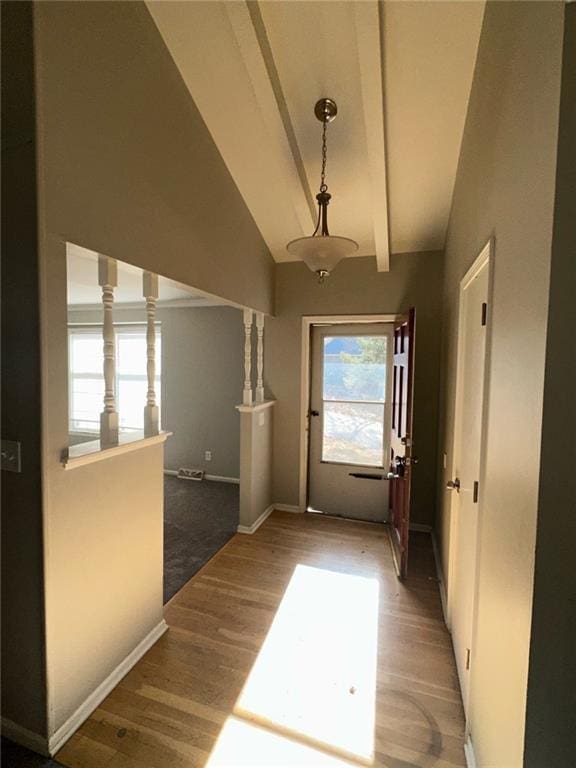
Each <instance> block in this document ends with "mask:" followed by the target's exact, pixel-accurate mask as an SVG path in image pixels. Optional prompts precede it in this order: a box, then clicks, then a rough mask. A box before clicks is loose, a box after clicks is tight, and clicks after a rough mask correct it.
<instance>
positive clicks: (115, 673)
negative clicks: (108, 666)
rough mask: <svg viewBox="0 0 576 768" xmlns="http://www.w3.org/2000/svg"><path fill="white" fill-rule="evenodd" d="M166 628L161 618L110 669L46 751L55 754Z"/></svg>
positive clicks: (53, 736)
mask: <svg viewBox="0 0 576 768" xmlns="http://www.w3.org/2000/svg"><path fill="white" fill-rule="evenodd" d="M167 629H168V625H167V624H166V622H165V621H164V619H162V621H161V622H160V623H159V624H157V625H156V626H155V627H154V629H152V630H151V631H150V632H149V633H148V634H147V635H146V637H144V639H143V640H141V641H140V642H139V643H138V645H137V646H136V647H135V648H134V650H132V651H131V652H130V653H129V654H128V656H126V658H124V659H123V660H122V661H121V662H120V664H118V666H117V667H116V668H115V669H113V670H112V672H111V673H110V674H109V675H108V677H107V678H106V679H105V680H103V681H102V682H101V683H100V685H99V686H98V687H97V688H96V689H95V690H94V691H92V693H91V694H90V695H89V696H88V698H87V699H85V700H84V702H83V703H82V704H81V705H80V706H79V707H78V709H77V710H76V711H75V712H74V713H73V714H72V715H71V716H70V717H69V718H68V720H66V722H65V723H64V724H63V725H61V726H60V728H58V730H57V731H56V732H55V733H54V734H53V735H52V736H51V737H50V738H49V740H48V752H49V754H50V755H55V754H56V752H58V750H59V749H60V748H61V747H62V746H63V745H64V744H65V743H66V742H67V741H68V739H69V738H70V737H71V736H73V735H74V733H75V732H76V731H77V730H78V728H79V727H80V726H81V725H82V723H83V722H84V721H85V720H87V719H88V718H89V717H90V715H91V714H92V712H94V710H95V709H96V708H97V707H98V706H99V704H100V703H101V702H102V701H103V700H104V699H105V698H106V696H108V694H109V693H110V691H111V690H112V689H113V688H114V687H115V686H116V685H117V684H118V683H119V682H120V680H122V678H123V677H124V676H125V675H127V674H128V672H130V670H131V669H132V667H133V666H134V665H135V664H136V662H137V661H139V660H140V659H141V658H142V656H144V654H145V653H146V651H148V650H149V649H150V648H151V647H152V646H153V645H154V643H155V642H156V641H157V640H158V639H159V638H160V637H162V635H163V634H164V632H166V630H167Z"/></svg>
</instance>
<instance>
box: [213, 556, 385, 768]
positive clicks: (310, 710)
mask: <svg viewBox="0 0 576 768" xmlns="http://www.w3.org/2000/svg"><path fill="white" fill-rule="evenodd" d="M377 641H378V581H377V580H376V579H369V578H364V577H360V576H354V575H351V574H346V573H340V572H336V571H330V570H324V569H320V568H312V567H309V566H304V565H298V566H297V567H296V569H295V571H294V574H293V576H292V579H291V581H290V584H289V585H288V588H287V590H286V592H285V594H284V597H283V599H282V602H281V604H280V607H279V608H278V611H277V613H276V616H275V618H274V622H273V624H272V626H271V628H270V631H269V632H268V635H267V637H266V640H265V642H264V645H263V646H262V649H261V651H260V653H259V655H258V658H257V660H256V662H255V664H254V667H253V668H252V670H251V672H250V675H249V677H248V679H247V681H246V685H245V686H244V689H243V691H242V694H241V695H240V697H239V699H238V701H237V703H236V706H235V708H234V714H235V715H236V716H237V717H236V718H234V719H231V720H229V722H228V723H227V726H226V727H225V728H224V730H223V732H222V734H221V736H220V739H219V743H218V746H217V749H216V751H215V753H214V756H213V757H214V758H216V757H217V756H218V755H221V754H224V753H226V754H228V750H230V754H234V755H236V756H237V760H236V762H231V763H222V765H224V764H225V765H248V764H252V765H261V764H264V763H261V762H260V759H261V757H260V752H259V751H256V752H254V753H252V752H251V749H252V746H253V745H254V746H256V742H257V741H258V742H259V741H260V740H263V742H265V743H266V744H268V745H269V746H270V748H274V749H278V750H280V751H282V750H283V749H285V748H286V749H288V745H291V746H290V747H289V751H290V750H294V749H296V746H295V745H294V739H297V740H298V742H299V747H298V748H299V749H300V750H301V755H302V760H303V762H302V761H300V760H299V759H298V760H296V762H294V760H295V758H294V759H293V760H292V762H289V763H288V764H290V765H297V766H300V765H302V766H304V765H308V763H307V762H306V760H308V757H309V752H310V750H312V751H313V752H314V751H315V749H314V748H319V749H322V750H323V751H327V752H330V753H331V754H332V757H330V760H336V761H337V762H336V763H333V762H327V763H326V765H338V764H341V763H340V762H338V759H339V758H350V759H355V760H358V759H359V760H360V761H361V762H363V763H368V764H369V763H370V762H372V759H373V753H374V724H375V723H374V720H375V705H376V664H377ZM239 718H240V719H241V720H242V721H244V727H243V728H241V727H240V719H239ZM246 721H250V723H252V724H254V725H256V724H257V725H259V726H263V727H265V728H266V729H268V731H270V730H273V731H274V732H275V733H274V739H275V741H274V743H273V744H272V742H271V741H270V739H272V735H271V734H270V733H269V732H268V734H267V736H266V739H265V738H264V735H262V733H261V730H262V729H261V728H259V729H258V730H257V731H254V732H252V731H251V730H250V724H249V723H247V722H246ZM283 737H289V738H283ZM230 738H233V739H236V738H241V739H242V740H241V743H240V744H239V745H234V744H227V741H228V740H229V739H230ZM240 749H242V750H245V749H247V750H248V752H249V754H246V755H245V760H246V761H247V762H242V759H244V758H242V759H241V757H240ZM259 749H260V747H259V746H258V750H259ZM287 754H288V753H287ZM299 754H300V753H299ZM307 755H308V757H307ZM218 759H219V758H218ZM235 759H236V758H235ZM326 759H328V758H326ZM238 760H240V762H238ZM264 762H265V761H264ZM277 764H278V765H284V764H287V763H285V762H284V761H281V762H280V763H276V762H273V763H270V762H269V763H268V765H277ZM313 764H314V765H320V764H321V765H324V763H318V762H314V763H313ZM344 764H345V763H344ZM209 765H210V766H212V765H220V763H212V761H211V762H210V763H209Z"/></svg>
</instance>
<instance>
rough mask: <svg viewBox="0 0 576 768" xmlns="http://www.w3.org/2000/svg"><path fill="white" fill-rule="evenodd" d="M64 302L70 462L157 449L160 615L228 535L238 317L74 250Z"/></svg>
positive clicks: (238, 382)
mask: <svg viewBox="0 0 576 768" xmlns="http://www.w3.org/2000/svg"><path fill="white" fill-rule="evenodd" d="M103 267H106V268H107V270H108V271H106V273H105V272H104V270H103ZM67 294H68V296H67V304H68V306H67V315H68V328H67V333H68V449H67V450H68V452H69V454H71V455H74V456H76V455H80V454H82V453H85V454H87V455H89V454H90V453H94V452H95V451H96V452H97V451H101V450H102V449H105V448H110V447H113V446H114V445H116V444H117V443H119V444H120V445H121V446H122V445H124V444H125V443H130V442H132V443H137V442H138V441H141V440H144V439H146V437H149V436H150V435H155V434H159V435H160V436H162V437H163V438H164V439H165V440H166V442H165V443H164V452H163V455H164V466H163V470H164V476H163V491H164V493H163V501H164V504H163V530H162V529H161V528H158V539H157V541H156V543H155V548H156V549H157V550H159V549H161V548H163V598H164V603H166V602H167V601H168V600H170V599H171V598H172V597H173V596H174V595H175V594H176V592H178V590H179V589H181V588H182V587H183V586H184V584H185V583H186V582H187V581H189V579H190V578H192V576H193V575H194V574H195V573H196V572H197V571H198V570H199V568H201V567H202V566H203V565H204V564H205V563H206V562H207V561H208V560H209V559H210V558H211V557H212V556H213V555H214V554H215V553H216V552H217V551H218V550H219V549H220V548H221V547H222V546H223V545H224V544H226V543H227V541H229V539H230V538H231V537H232V536H233V535H234V534H235V533H236V531H237V529H238V518H239V496H240V494H239V484H240V423H239V418H238V413H237V410H236V407H237V406H238V404H239V403H241V402H242V397H243V386H244V381H243V379H244V375H243V374H244V323H243V310H242V309H241V308H239V307H236V306H233V305H230V304H229V303H228V302H225V301H223V300H221V299H219V298H217V297H213V296H208V295H206V294H203V293H201V292H199V291H196V290H195V289H193V288H191V287H190V286H186V285H182V284H180V283H176V282H174V281H172V280H170V279H168V278H165V277H163V276H162V275H151V273H147V272H145V271H144V270H142V269H140V268H139V267H135V266H133V265H131V264H128V263H125V262H122V261H118V260H112V259H107V258H106V257H103V256H101V255H99V254H96V253H94V252H92V251H90V250H88V249H85V248H82V247H80V246H77V245H74V244H68V247H67ZM103 412H104V413H103ZM104 416H107V417H109V418H108V420H106V419H104ZM104 421H106V427H107V428H108V432H107V436H108V439H109V443H106V442H105V437H106V435H105V433H104V432H103V427H102V425H103V422H104ZM110 426H111V427H112V432H115V435H112V434H111V430H110V429H109V428H110ZM166 438H167V439H166ZM130 483H133V484H134V488H136V487H137V485H138V483H139V478H138V476H137V475H136V476H135V477H130V478H126V484H127V487H129V484H130ZM158 503H159V504H161V497H160V498H159V499H158ZM158 555H159V552H158Z"/></svg>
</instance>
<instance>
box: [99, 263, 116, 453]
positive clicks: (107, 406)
mask: <svg viewBox="0 0 576 768" xmlns="http://www.w3.org/2000/svg"><path fill="white" fill-rule="evenodd" d="M98 284H99V285H100V287H101V288H102V306H103V314H104V319H103V324H102V340H103V344H104V366H103V368H104V410H103V411H102V413H101V414H100V445H101V446H102V447H103V448H106V447H109V446H112V445H118V413H117V412H116V393H115V379H116V343H115V334H114V316H113V305H114V288H115V287H116V286H117V285H118V267H117V264H116V260H115V259H110V258H108V257H107V256H99V257H98Z"/></svg>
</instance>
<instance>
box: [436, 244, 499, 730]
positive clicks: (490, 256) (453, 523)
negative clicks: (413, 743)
mask: <svg viewBox="0 0 576 768" xmlns="http://www.w3.org/2000/svg"><path fill="white" fill-rule="evenodd" d="M486 265H487V268H488V293H487V303H488V307H487V314H486V342H485V348H484V381H483V393H482V419H481V423H482V427H481V437H480V470H479V489H480V490H479V496H478V511H477V527H476V552H475V558H474V560H475V562H474V584H473V606H472V649H471V653H472V662H473V655H474V646H475V636H476V625H477V614H478V581H479V579H478V576H479V564H480V563H479V560H480V541H481V535H482V518H483V500H484V490H485V487H486V432H487V411H488V408H487V404H488V398H489V379H490V357H491V346H492V344H491V339H492V335H491V328H492V309H493V307H492V304H493V299H492V296H493V290H492V288H493V277H494V240H493V238H491V239H490V240H489V241H488V242H487V243H486V245H485V246H484V247H483V248H482V250H481V251H480V253H479V255H478V256H477V258H476V259H475V260H474V262H473V264H472V266H471V267H470V269H469V270H468V271H467V272H466V274H465V275H464V277H463V278H462V280H461V281H460V288H459V295H458V299H459V301H458V304H459V306H458V345H457V367H456V390H455V392H456V396H455V401H454V433H453V438H452V450H451V466H450V468H449V477H450V478H452V479H453V478H454V472H455V468H456V457H455V454H456V451H457V450H458V446H459V445H460V438H461V430H462V389H463V376H464V371H463V359H464V343H465V342H464V333H463V325H464V320H465V317H464V302H463V301H462V297H463V294H464V291H465V290H466V288H467V287H468V286H469V285H470V283H471V282H472V281H473V280H474V278H475V277H476V276H477V275H478V274H479V272H480V271H481V270H482V269H483V268H484V267H485V266H486ZM447 471H448V470H447ZM444 493H447V491H446V490H444ZM450 493H451V496H450V505H449V507H450V526H449V556H448V576H447V580H446V581H447V584H446V588H447V589H446V592H447V594H446V613H447V615H446V624H447V626H448V629H450V630H451V628H452V623H453V615H454V591H455V575H456V574H455V570H456V542H457V537H458V515H457V514H455V513H456V507H457V502H458V500H457V497H456V495H455V493H454V492H450ZM468 689H469V690H470V685H469V686H468ZM468 703H469V702H468V701H464V702H463V704H464V711H465V713H466V714H467V713H468ZM466 735H468V726H466Z"/></svg>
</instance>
